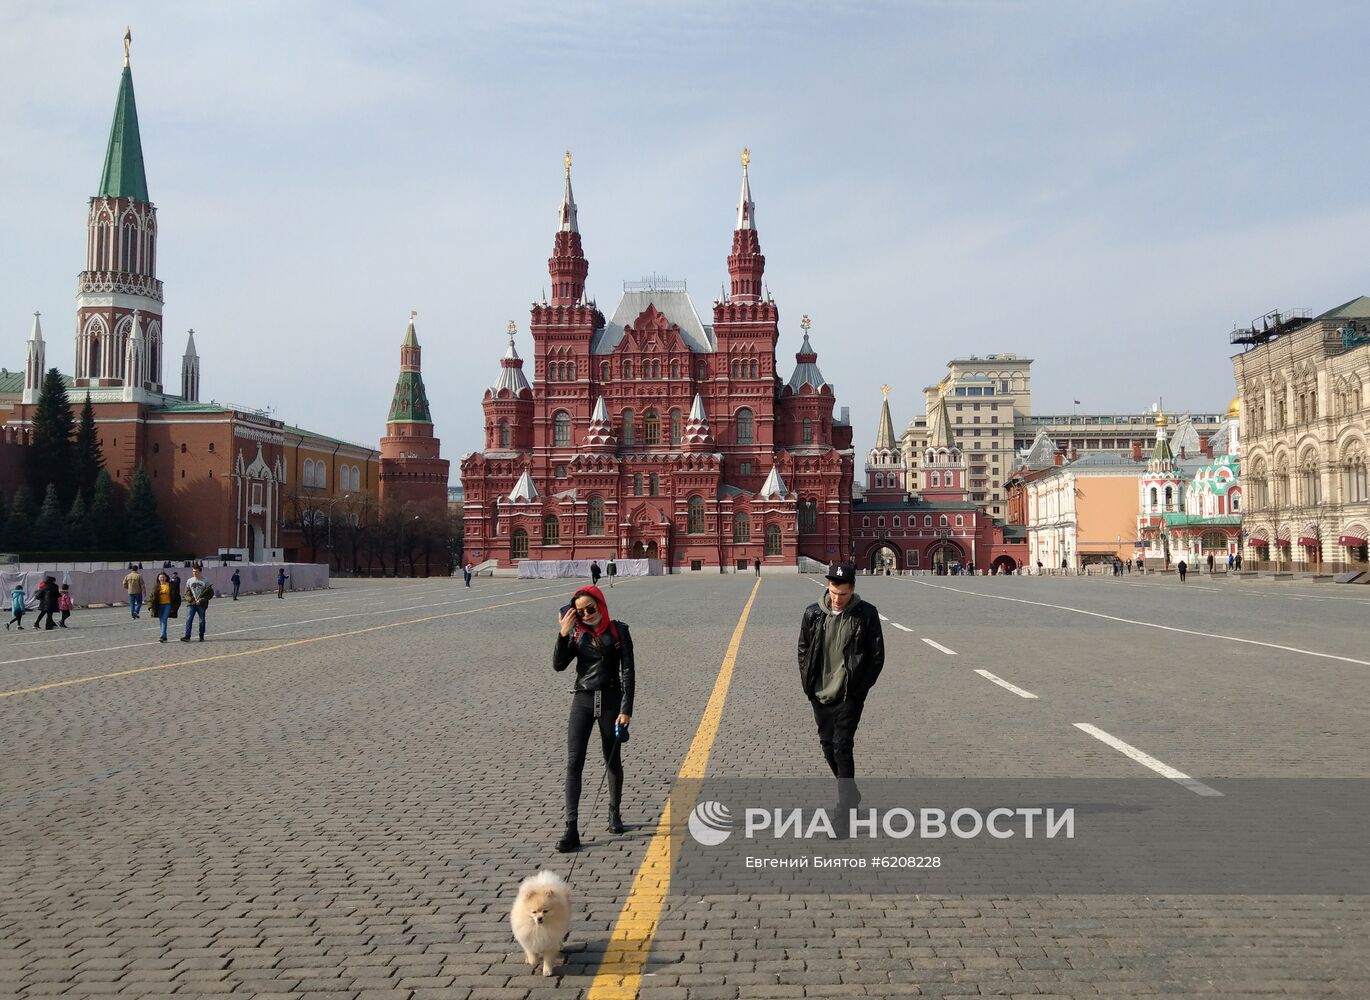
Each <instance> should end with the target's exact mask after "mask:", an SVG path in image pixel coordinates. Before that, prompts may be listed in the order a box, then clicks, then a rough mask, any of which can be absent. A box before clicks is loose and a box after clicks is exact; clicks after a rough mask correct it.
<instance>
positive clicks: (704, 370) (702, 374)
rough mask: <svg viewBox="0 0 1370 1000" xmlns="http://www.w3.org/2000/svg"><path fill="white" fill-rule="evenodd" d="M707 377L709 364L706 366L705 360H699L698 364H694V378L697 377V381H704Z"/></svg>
mask: <svg viewBox="0 0 1370 1000" xmlns="http://www.w3.org/2000/svg"><path fill="white" fill-rule="evenodd" d="M708 377H709V366H708V364H707V363H706V362H704V361H700V362H699V364H697V365H696V366H695V378H697V379H699V381H701V382H703V381H704V380H705V379H706V378H708Z"/></svg>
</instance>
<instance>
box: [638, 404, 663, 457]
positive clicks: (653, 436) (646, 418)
mask: <svg viewBox="0 0 1370 1000" xmlns="http://www.w3.org/2000/svg"><path fill="white" fill-rule="evenodd" d="M642 443H643V444H645V445H646V446H647V447H648V448H651V447H653V446H655V445H659V444H661V418H660V417H659V416H657V412H656V410H648V411H647V412H646V414H644V415H643V417H642Z"/></svg>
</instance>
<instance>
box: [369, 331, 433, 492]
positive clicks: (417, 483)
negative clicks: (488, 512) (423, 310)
mask: <svg viewBox="0 0 1370 1000" xmlns="http://www.w3.org/2000/svg"><path fill="white" fill-rule="evenodd" d="M417 315H418V314H417V313H416V312H412V311H411V312H410V313H409V326H408V327H407V328H406V330H405V332H404V341H403V343H401V344H400V377H399V379H398V380H397V381H396V382H395V394H394V396H393V397H392V398H391V400H390V414H389V416H388V417H387V418H386V422H385V437H383V438H381V474H380V492H381V503H382V505H385V504H387V503H388V504H391V505H395V504H400V505H408V506H411V507H414V508H415V512H416V513H422V512H423V511H424V510H428V509H430V508H431V513H432V514H433V515H434V516H436V515H437V513H438V512H439V510H440V509H445V506H446V504H447V476H448V461H447V459H445V458H443V457H442V448H441V445H442V442H441V441H440V440H439V439H438V438H437V437H435V436H434V434H433V411H432V410H431V409H430V408H429V406H428V393H427V391H426V390H425V389H424V387H423V355H422V349H421V348H420V347H419V338H418V334H417V333H415V331H414V317H415V316H417Z"/></svg>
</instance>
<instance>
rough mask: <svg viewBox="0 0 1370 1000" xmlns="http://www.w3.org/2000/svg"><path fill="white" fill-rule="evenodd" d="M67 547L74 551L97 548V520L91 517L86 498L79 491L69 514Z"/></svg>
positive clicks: (89, 550)
mask: <svg viewBox="0 0 1370 1000" xmlns="http://www.w3.org/2000/svg"><path fill="white" fill-rule="evenodd" d="M67 548H69V549H71V550H72V551H74V552H91V551H93V550H94V549H95V522H94V521H93V520H92V519H91V516H90V508H89V507H87V506H86V498H85V497H83V496H81V494H80V492H79V491H78V492H77V494H76V500H75V501H74V502H73V503H72V505H71V513H70V514H68V515H67Z"/></svg>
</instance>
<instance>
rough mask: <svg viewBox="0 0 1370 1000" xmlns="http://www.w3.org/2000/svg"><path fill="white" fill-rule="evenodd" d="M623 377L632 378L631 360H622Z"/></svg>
mask: <svg viewBox="0 0 1370 1000" xmlns="http://www.w3.org/2000/svg"><path fill="white" fill-rule="evenodd" d="M623 377H624V378H632V377H633V363H632V362H631V361H625V362H623Z"/></svg>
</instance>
